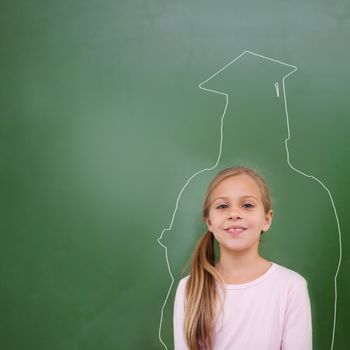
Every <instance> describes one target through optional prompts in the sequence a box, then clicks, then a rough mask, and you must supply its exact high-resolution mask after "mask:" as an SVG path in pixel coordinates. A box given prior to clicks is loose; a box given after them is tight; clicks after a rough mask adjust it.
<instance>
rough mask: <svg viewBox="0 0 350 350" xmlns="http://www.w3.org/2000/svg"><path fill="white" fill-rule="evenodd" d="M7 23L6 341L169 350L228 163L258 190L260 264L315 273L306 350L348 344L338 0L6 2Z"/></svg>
mask: <svg viewBox="0 0 350 350" xmlns="http://www.w3.org/2000/svg"><path fill="white" fill-rule="evenodd" d="M0 26H1V30H0V37H1V43H2V44H1V55H0V67H1V75H0V77H1V80H0V106H1V107H0V108H1V109H0V111H1V114H0V174H1V175H0V176H1V181H0V184H1V192H0V193H1V197H0V198H1V200H0V203H1V213H2V219H1V220H0V225H1V235H0V237H1V241H0V260H1V263H0V271H1V275H0V276H1V288H0V296H1V298H0V305H1V313H0V325H1V327H0V330H1V335H0V347H1V348H2V349H9V350H12V349H14V350H17V349H26V350H34V349H35V350H46V349H50V350H70V349H72V350H73V349H74V350H75V349H84V350H90V349H91V350H92V349H94V350H95V349H100V350H109V349H150V350H153V349H165V348H168V349H172V348H173V339H172V322H171V318H172V302H173V297H174V292H175V287H176V284H177V282H178V280H179V278H181V277H182V276H183V275H185V274H186V270H184V269H185V268H186V264H187V262H188V259H189V257H190V255H191V252H192V250H193V247H194V244H195V243H196V240H197V239H198V237H199V236H200V235H201V234H202V232H203V231H204V226H203V223H202V221H201V203H202V198H203V194H204V191H205V188H206V186H207V184H208V182H209V180H210V178H211V177H212V176H213V175H214V174H216V173H217V172H218V171H219V170H220V169H222V168H224V167H228V166H231V165H237V164H240V165H247V166H251V167H253V168H255V169H257V170H258V171H260V172H261V173H262V174H263V175H264V176H265V178H266V180H267V182H268V183H269V184H270V187H271V191H272V197H273V205H274V213H275V216H274V221H273V225H272V228H271V230H270V231H269V232H268V233H267V234H266V235H264V236H263V238H262V240H261V244H260V247H261V254H262V255H263V256H264V257H265V258H267V259H269V260H271V261H274V262H276V263H278V264H281V265H283V266H286V267H289V268H291V269H293V270H296V271H298V272H299V273H300V274H302V275H303V276H304V277H305V278H306V279H307V281H308V286H309V293H310V298H311V304H312V305H311V306H312V313H313V329H314V349H315V350H333V349H334V350H347V349H349V347H350V335H349V332H348V329H349V327H350V316H349V314H350V279H349V272H350V249H349V247H350V239H349V235H348V233H347V232H348V229H347V228H348V227H349V225H350V220H349V215H348V212H349V209H350V204H349V203H350V195H349V194H350V191H349V189H348V179H349V176H350V163H349V156H350V141H349V140H350V138H349V137H350V121H349V99H348V91H349V89H348V82H349V69H348V62H349V51H350V49H349V46H348V43H349V39H350V6H349V4H348V3H347V2H346V1H337V2H333V3H329V4H328V3H325V2H319V1H313V2H308V3H306V2H304V1H297V2H293V3H292V2H274V1H264V2H262V1H233V2H232V1H216V2H213V1H212V2H210V1H202V2H199V1H196V2H186V1H176V2H165V1H156V0H152V1H151V0H147V1H134V2H127V1H123V0H122V1H108V0H101V1H91V0H88V1H80V0H78V1H74V2H72V1H66V0H63V1H60V2H54V1H42V0H36V1H31V2H28V1H27V2H26V1H16V2H10V1H7V0H6V1H3V2H2V8H1V11H0ZM224 67H225V69H223V70H221V69H222V68H224ZM216 73H218V74H216ZM209 78H210V79H209ZM201 83H203V84H202V85H201V86H199V84H201ZM288 138H289V141H288V142H287V146H288V149H286V144H285V140H286V139H288ZM287 151H288V152H289V158H288V157H287V155H288V154H287ZM293 167H294V169H293ZM204 169H207V170H204ZM195 174H196V175H195ZM193 175H195V176H193ZM310 176H312V177H310ZM182 190H183V191H182ZM181 191H182V192H181ZM175 208H176V211H175ZM175 214H176V215H175ZM337 219H338V220H337ZM160 237H161V239H159V238H160ZM165 247H166V249H167V250H165ZM166 252H167V257H168V261H166V255H165V253H166ZM169 269H170V270H169ZM169 272H171V274H172V276H173V279H174V282H173V285H172V288H171V289H169V287H170V286H171V282H172V278H171V275H170V273H169ZM168 292H169V294H168ZM167 297H168V298H167ZM161 316H162V317H161Z"/></svg>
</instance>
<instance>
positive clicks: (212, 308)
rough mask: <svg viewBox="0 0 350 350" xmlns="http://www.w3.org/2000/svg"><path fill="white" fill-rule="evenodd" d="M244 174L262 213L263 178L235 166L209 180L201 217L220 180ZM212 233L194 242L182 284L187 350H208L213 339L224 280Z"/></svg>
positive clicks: (265, 189) (266, 194) (266, 200)
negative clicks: (217, 267)
mask: <svg viewBox="0 0 350 350" xmlns="http://www.w3.org/2000/svg"><path fill="white" fill-rule="evenodd" d="M242 174H244V175H248V176H250V177H251V178H252V179H253V180H254V181H255V182H256V184H257V185H258V186H259V189H260V193H261V200H262V203H263V206H264V210H265V213H268V212H269V210H270V209H271V198H270V193H269V189H268V187H267V184H266V182H265V180H264V179H263V178H262V177H261V176H260V175H259V174H258V173H257V172H256V171H254V170H253V169H250V168H246V167H242V166H237V167H231V168H227V169H224V170H222V171H220V172H219V173H218V174H217V175H216V176H215V177H214V178H213V179H212V181H211V182H210V184H209V186H208V190H207V192H206V195H205V197H204V202H203V220H204V221H206V219H207V218H208V216H209V209H210V205H211V194H212V192H213V190H214V189H215V188H216V187H217V185H218V184H219V183H221V182H222V181H223V180H224V179H226V178H228V177H231V176H237V175H242ZM215 262H216V257H215V250H214V235H213V233H212V232H210V231H207V232H206V233H205V234H204V235H203V236H202V237H201V238H200V240H199V242H198V243H197V246H196V248H195V250H194V252H193V255H192V258H191V273H190V277H189V279H188V281H187V284H186V302H185V321H184V328H185V337H186V341H187V344H188V347H189V349H190V350H204V349H205V350H211V349H212V347H213V342H214V338H213V336H214V318H215V312H216V304H217V299H218V297H217V290H216V282H219V285H221V286H223V284H224V281H223V280H222V279H221V277H220V275H219V274H218V273H217V271H216V270H215Z"/></svg>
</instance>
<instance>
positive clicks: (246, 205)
mask: <svg viewBox="0 0 350 350" xmlns="http://www.w3.org/2000/svg"><path fill="white" fill-rule="evenodd" d="M243 208H247V209H250V208H254V205H253V204H250V203H244V204H243Z"/></svg>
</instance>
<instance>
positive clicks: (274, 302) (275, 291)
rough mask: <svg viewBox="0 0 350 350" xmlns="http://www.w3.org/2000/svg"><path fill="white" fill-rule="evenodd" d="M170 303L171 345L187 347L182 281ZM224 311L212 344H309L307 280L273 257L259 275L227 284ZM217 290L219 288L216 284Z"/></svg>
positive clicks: (264, 347) (250, 348)
mask: <svg viewBox="0 0 350 350" xmlns="http://www.w3.org/2000/svg"><path fill="white" fill-rule="evenodd" d="M188 277H189V276H187V277H185V278H183V279H182V280H180V282H179V285H178V288H177V291H176V297H175V303H174V342H175V350H188V346H187V344H186V340H185V337H184V330H183V325H184V300H185V285H186V281H187V279H188ZM225 288H226V298H225V300H224V308H223V310H224V313H218V315H217V317H216V319H215V334H214V346H213V349H212V350H312V317H311V307H310V299H309V293H308V288H307V282H306V280H305V278H304V277H302V276H301V275H300V274H298V273H297V272H295V271H293V270H290V269H288V268H286V267H283V266H281V265H278V264H276V263H272V265H271V267H270V269H269V270H268V271H266V272H265V273H264V274H263V275H262V276H260V277H259V278H257V279H255V280H254V281H250V282H248V283H243V284H227V285H225ZM218 293H219V296H221V297H222V296H223V292H222V290H221V289H220V288H218Z"/></svg>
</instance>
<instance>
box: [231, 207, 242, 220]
mask: <svg viewBox="0 0 350 350" xmlns="http://www.w3.org/2000/svg"><path fill="white" fill-rule="evenodd" d="M229 219H231V220H236V219H241V214H240V212H239V210H238V209H237V208H231V210H230V212H229Z"/></svg>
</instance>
